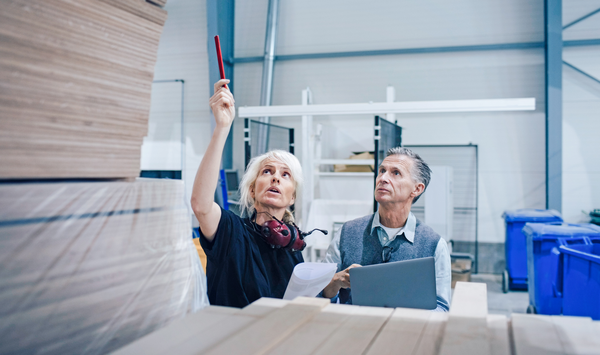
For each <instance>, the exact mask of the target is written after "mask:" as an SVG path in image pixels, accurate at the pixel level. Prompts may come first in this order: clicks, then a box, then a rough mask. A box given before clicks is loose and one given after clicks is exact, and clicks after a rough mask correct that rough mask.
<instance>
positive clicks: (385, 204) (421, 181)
mask: <svg viewBox="0 0 600 355" xmlns="http://www.w3.org/2000/svg"><path fill="white" fill-rule="evenodd" d="M430 178H431V170H430V169H429V167H428V166H427V164H426V163H425V162H424V161H423V159H421V157H420V156H419V155H418V154H416V153H414V152H413V151H411V150H410V149H407V148H401V147H397V148H392V149H390V150H389V151H388V152H387V157H386V158H385V159H384V160H383V162H382V163H381V165H380V166H379V171H378V175H377V180H376V184H375V185H376V186H375V200H376V201H377V202H378V203H379V210H378V211H377V212H376V213H374V214H372V215H368V216H365V217H361V218H358V219H355V220H352V221H349V222H346V223H344V226H343V227H342V232H341V234H340V237H339V238H335V239H334V240H333V241H332V242H331V245H330V246H329V249H328V250H327V255H326V257H325V261H326V262H332V263H337V264H338V273H337V274H335V275H334V277H333V279H332V280H331V282H330V283H329V285H327V286H326V287H325V289H324V290H323V293H322V295H323V296H324V297H327V298H334V297H337V296H339V299H340V303H352V295H351V292H350V274H349V272H348V270H350V269H351V268H353V267H359V266H363V265H372V264H380V263H383V262H388V261H401V260H409V259H416V258H424V257H428V256H433V257H434V258H435V273H436V289H437V308H436V311H444V312H447V311H448V309H449V306H450V294H451V290H450V282H451V270H450V254H449V252H448V248H447V245H446V242H445V241H444V240H443V239H442V238H441V237H440V236H439V235H438V234H437V233H436V232H434V231H433V229H431V228H430V227H428V226H426V225H424V224H423V223H421V222H420V221H419V220H417V218H416V217H415V216H414V215H413V214H412V212H411V211H410V209H411V206H412V204H413V203H415V202H416V201H417V200H418V199H419V196H421V194H422V193H423V192H424V191H425V189H426V188H427V185H428V184H429V180H430Z"/></svg>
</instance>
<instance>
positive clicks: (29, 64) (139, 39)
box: [0, 0, 166, 179]
mask: <svg viewBox="0 0 600 355" xmlns="http://www.w3.org/2000/svg"><path fill="white" fill-rule="evenodd" d="M158 3H159V4H160V5H161V6H164V1H158ZM165 21H166V12H165V11H164V10H163V9H161V8H160V7H159V6H156V5H155V4H151V3H148V2H146V1H143V0H119V1H117V0H99V1H95V0H81V1H70V0H55V1H44V0H9V1H5V2H3V4H2V11H1V12H0V153H1V154H0V179H40V178H135V177H137V176H139V164H140V152H141V151H140V148H141V144H142V141H143V137H144V136H146V135H147V131H148V115H149V112H150V95H151V90H152V80H153V76H154V67H155V64H156V57H157V50H158V42H159V40H160V35H161V32H162V28H163V26H164V23H165Z"/></svg>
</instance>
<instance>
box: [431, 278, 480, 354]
mask: <svg viewBox="0 0 600 355" xmlns="http://www.w3.org/2000/svg"><path fill="white" fill-rule="evenodd" d="M490 353H491V350H490V345H489V340H488V332H487V289H486V285H485V284H482V283H474V282H457V283H456V287H455V289H454V296H453V299H452V305H451V307H450V312H449V317H448V322H447V323H446V329H445V331H444V336H443V339H442V344H441V348H440V354H443V355H465V354H481V355H485V354H490Z"/></svg>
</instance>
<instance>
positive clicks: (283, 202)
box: [250, 159, 295, 208]
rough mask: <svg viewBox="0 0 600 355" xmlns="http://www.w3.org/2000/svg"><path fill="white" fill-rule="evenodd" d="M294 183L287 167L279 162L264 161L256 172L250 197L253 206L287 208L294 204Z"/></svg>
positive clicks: (273, 160)
mask: <svg viewBox="0 0 600 355" xmlns="http://www.w3.org/2000/svg"><path fill="white" fill-rule="evenodd" d="M294 190H295V183H294V177H293V176H292V173H291V171H290V169H289V168H288V166H287V165H286V164H284V163H282V162H281V161H279V160H275V159H267V160H265V161H264V162H263V163H262V165H261V167H260V170H259V172H258V177H257V178H256V181H255V182H254V185H253V186H251V187H250V196H252V198H253V199H254V204H255V205H263V206H265V207H270V208H287V207H289V206H291V205H293V204H294V200H295V198H294V192H295V191H294Z"/></svg>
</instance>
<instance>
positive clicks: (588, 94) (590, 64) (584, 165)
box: [563, 0, 600, 222]
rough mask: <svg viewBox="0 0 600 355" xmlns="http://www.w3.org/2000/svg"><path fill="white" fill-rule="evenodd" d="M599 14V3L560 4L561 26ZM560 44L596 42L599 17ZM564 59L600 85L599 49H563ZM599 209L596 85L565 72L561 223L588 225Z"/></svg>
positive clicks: (599, 102)
mask: <svg viewBox="0 0 600 355" xmlns="http://www.w3.org/2000/svg"><path fill="white" fill-rule="evenodd" d="M598 8H600V1H598V0H571V1H564V2H563V24H565V25H566V24H568V23H571V22H572V21H574V20H576V19H578V18H581V17H582V16H585V15H586V14H589V13H591V12H592V11H594V10H596V9H598ZM563 38H564V40H572V39H598V38H600V14H595V15H593V16H591V17H589V18H587V19H585V20H583V21H581V22H579V23H577V24H575V25H573V26H572V27H569V28H567V29H566V30H565V31H564V32H563ZM563 59H564V60H565V61H567V62H569V63H570V64H572V65H575V66H576V67H578V68H580V69H581V70H583V71H585V72H586V73H588V74H590V75H592V76H594V77H595V78H596V79H600V46H589V47H567V48H565V49H564V52H563ZM594 208H600V83H598V82H596V81H594V80H592V79H590V78H588V77H585V76H584V75H582V74H580V73H578V72H577V71H575V70H573V69H571V68H569V67H567V66H563V217H564V218H565V220H566V221H568V222H587V221H588V220H589V218H588V216H587V215H586V214H585V213H582V211H585V212H586V213H587V212H589V211H590V210H592V209H594Z"/></svg>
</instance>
